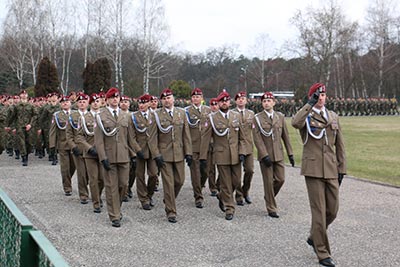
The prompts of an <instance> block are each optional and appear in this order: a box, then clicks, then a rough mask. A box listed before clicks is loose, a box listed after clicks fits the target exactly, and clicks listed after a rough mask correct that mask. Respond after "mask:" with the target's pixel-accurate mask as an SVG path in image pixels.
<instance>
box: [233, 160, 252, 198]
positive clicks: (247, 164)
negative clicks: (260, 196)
mask: <svg viewBox="0 0 400 267" xmlns="http://www.w3.org/2000/svg"><path fill="white" fill-rule="evenodd" d="M243 170H244V175H243V185H242V184H241V183H240V184H239V187H238V188H236V196H235V198H236V201H243V198H244V197H247V196H248V195H249V190H250V186H251V180H253V174H254V156H253V154H248V155H246V156H245V157H244V161H243Z"/></svg>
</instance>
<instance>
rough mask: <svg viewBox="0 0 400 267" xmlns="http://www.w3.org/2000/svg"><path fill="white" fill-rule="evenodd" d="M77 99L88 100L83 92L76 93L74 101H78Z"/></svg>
mask: <svg viewBox="0 0 400 267" xmlns="http://www.w3.org/2000/svg"><path fill="white" fill-rule="evenodd" d="M79 100H89V96H88V95H87V94H84V93H78V95H77V98H76V101H79Z"/></svg>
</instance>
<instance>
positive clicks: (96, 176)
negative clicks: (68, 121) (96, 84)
mask: <svg viewBox="0 0 400 267" xmlns="http://www.w3.org/2000/svg"><path fill="white" fill-rule="evenodd" d="M89 103H90V111H89V112H86V113H85V114H84V115H83V116H82V117H81V118H80V125H81V127H79V130H78V134H77V137H76V140H77V142H78V146H80V147H82V152H83V154H82V157H83V159H84V160H85V165H86V168H87V170H90V171H88V172H87V175H88V180H89V188H90V195H91V198H92V203H93V212H95V213H100V212H101V207H102V205H103V204H102V201H101V193H102V191H103V188H104V168H103V166H102V165H101V164H100V161H99V157H98V155H97V150H96V146H95V144H94V128H95V127H96V115H97V114H98V113H99V109H100V106H101V100H100V96H99V95H98V94H95V93H94V94H92V95H91V96H90V100H89Z"/></svg>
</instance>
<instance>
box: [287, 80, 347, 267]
mask: <svg viewBox="0 0 400 267" xmlns="http://www.w3.org/2000/svg"><path fill="white" fill-rule="evenodd" d="M308 97H309V100H308V103H306V104H305V105H304V106H303V107H302V108H301V109H300V110H299V111H298V112H297V114H296V115H295V116H294V117H293V119H292V125H293V127H295V128H297V129H299V130H300V135H301V138H302V140H303V143H304V146H303V158H302V164H301V174H302V175H304V176H305V179H306V186H307V192H308V198H309V201H310V207H311V231H310V236H309V238H308V239H307V243H308V244H309V245H310V246H312V247H313V248H314V252H315V253H316V254H317V256H318V259H319V263H320V264H321V265H323V266H335V263H334V262H333V260H332V257H331V249H330V246H329V241H328V235H327V229H328V226H329V225H330V224H331V223H332V222H333V221H334V220H335V218H336V215H337V212H338V209H339V186H340V184H341V182H342V179H343V176H344V174H345V173H346V155H345V149H344V142H343V136H342V131H341V128H340V125H339V117H338V115H337V114H336V113H335V112H333V111H330V110H327V109H326V108H325V101H326V88H325V85H324V84H322V83H316V84H313V85H312V86H311V87H310V90H309V91H308Z"/></svg>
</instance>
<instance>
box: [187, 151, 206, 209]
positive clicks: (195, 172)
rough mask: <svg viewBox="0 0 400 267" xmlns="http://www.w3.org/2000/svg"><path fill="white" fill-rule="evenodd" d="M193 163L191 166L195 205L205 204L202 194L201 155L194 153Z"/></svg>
mask: <svg viewBox="0 0 400 267" xmlns="http://www.w3.org/2000/svg"><path fill="white" fill-rule="evenodd" d="M192 157H193V162H192V165H191V166H190V178H191V181H192V188H193V196H194V201H195V203H198V202H203V201H204V197H203V194H202V192H201V189H202V181H201V174H200V161H199V157H200V153H199V152H193V156H192Z"/></svg>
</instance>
